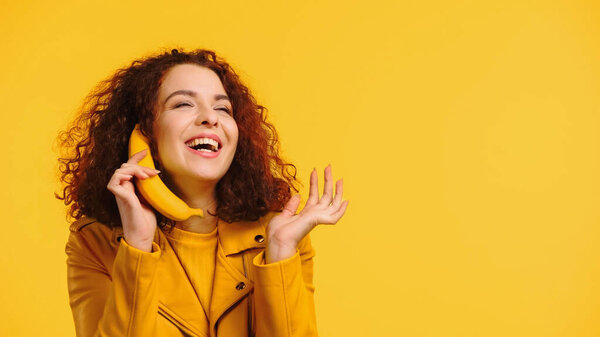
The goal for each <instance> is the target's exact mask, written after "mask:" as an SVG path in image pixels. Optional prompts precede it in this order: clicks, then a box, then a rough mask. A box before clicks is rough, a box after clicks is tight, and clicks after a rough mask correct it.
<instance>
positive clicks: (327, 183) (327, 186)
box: [319, 164, 333, 205]
mask: <svg viewBox="0 0 600 337" xmlns="http://www.w3.org/2000/svg"><path fill="white" fill-rule="evenodd" d="M324 176H325V177H324V183H323V196H322V197H321V200H319V203H320V204H324V205H329V204H330V203H331V198H332V195H333V181H332V180H333V179H332V177H331V164H329V165H327V167H326V168H325V174H324Z"/></svg>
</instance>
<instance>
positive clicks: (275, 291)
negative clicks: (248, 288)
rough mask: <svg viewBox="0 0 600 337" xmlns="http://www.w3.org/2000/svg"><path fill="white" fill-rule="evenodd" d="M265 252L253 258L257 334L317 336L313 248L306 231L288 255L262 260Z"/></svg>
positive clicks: (263, 335) (298, 336)
mask: <svg viewBox="0 0 600 337" xmlns="http://www.w3.org/2000/svg"><path fill="white" fill-rule="evenodd" d="M264 254H265V252H264V251H262V252H261V253H259V254H258V255H257V256H256V257H255V258H254V260H253V261H252V262H253V267H254V275H255V278H256V279H255V283H254V298H255V301H256V303H255V308H256V337H271V336H273V337H275V336H277V337H280V336H285V337H309V336H310V337H313V336H317V324H316V315H315V304H314V292H315V287H314V285H313V257H314V255H315V252H314V249H313V248H312V245H311V242H310V236H309V235H307V236H306V237H305V238H304V239H302V241H300V244H299V245H298V249H297V250H296V254H295V255H294V256H292V257H290V258H288V259H285V260H282V261H278V262H275V263H269V264H265V260H264Z"/></svg>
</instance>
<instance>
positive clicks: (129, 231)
mask: <svg viewBox="0 0 600 337" xmlns="http://www.w3.org/2000/svg"><path fill="white" fill-rule="evenodd" d="M147 151H148V150H143V151H140V152H138V153H136V154H134V155H133V156H131V158H129V160H128V161H127V162H126V163H124V164H123V165H121V167H120V168H118V169H117V170H115V173H114V174H113V175H112V177H111V178H110V181H109V182H108V185H107V186H106V187H107V188H108V190H109V191H111V192H112V194H114V195H115V198H116V200H117V206H118V207H119V214H120V215H121V224H122V225H123V237H124V238H125V241H127V243H128V244H129V245H130V246H133V247H135V248H137V249H140V250H143V251H145V252H150V251H152V241H153V240H154V233H155V231H156V215H155V214H154V210H153V209H152V207H151V206H149V205H147V204H146V203H145V202H141V201H140V198H139V197H138V195H137V194H136V193H135V186H134V184H133V181H132V179H133V178H134V177H135V178H136V179H146V178H149V177H151V176H154V175H157V174H158V173H159V172H160V171H158V170H154V169H151V168H149V167H144V166H140V165H138V163H139V161H140V160H142V158H144V157H145V156H146V152H147Z"/></svg>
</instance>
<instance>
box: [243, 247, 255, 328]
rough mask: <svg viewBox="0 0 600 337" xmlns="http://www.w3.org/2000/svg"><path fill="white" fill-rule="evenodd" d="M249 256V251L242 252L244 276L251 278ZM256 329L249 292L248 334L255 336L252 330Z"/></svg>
mask: <svg viewBox="0 0 600 337" xmlns="http://www.w3.org/2000/svg"><path fill="white" fill-rule="evenodd" d="M247 256H248V253H247V252H244V253H242V264H243V265H244V276H245V277H246V278H247V279H250V278H249V277H248V272H247V270H246V258H247ZM253 330H254V327H253V324H252V294H250V293H248V336H249V337H254V334H253V333H252V331H253Z"/></svg>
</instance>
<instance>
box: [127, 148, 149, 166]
mask: <svg viewBox="0 0 600 337" xmlns="http://www.w3.org/2000/svg"><path fill="white" fill-rule="evenodd" d="M146 153H148V149H143V150H142V151H140V152H137V153H135V154H134V155H133V156H131V157H130V158H129V160H128V161H127V162H128V163H133V164H137V163H139V162H140V160H142V159H144V157H146Z"/></svg>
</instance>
